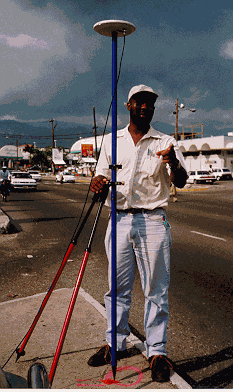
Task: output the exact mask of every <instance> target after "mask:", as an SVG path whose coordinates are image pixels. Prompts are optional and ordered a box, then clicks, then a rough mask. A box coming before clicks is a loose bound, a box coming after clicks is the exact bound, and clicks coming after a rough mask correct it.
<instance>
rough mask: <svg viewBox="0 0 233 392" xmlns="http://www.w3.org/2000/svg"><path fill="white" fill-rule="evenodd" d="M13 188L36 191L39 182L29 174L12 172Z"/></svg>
mask: <svg viewBox="0 0 233 392" xmlns="http://www.w3.org/2000/svg"><path fill="white" fill-rule="evenodd" d="M11 187H12V188H13V189H36V187H37V182H36V180H34V179H33V178H32V177H31V175H30V174H29V173H27V172H21V171H12V172H11Z"/></svg>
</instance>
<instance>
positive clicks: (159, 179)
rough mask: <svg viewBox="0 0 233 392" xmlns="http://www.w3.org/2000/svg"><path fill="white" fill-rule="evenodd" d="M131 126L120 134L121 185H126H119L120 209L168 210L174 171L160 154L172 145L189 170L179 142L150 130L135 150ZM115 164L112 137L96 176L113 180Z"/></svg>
mask: <svg viewBox="0 0 233 392" xmlns="http://www.w3.org/2000/svg"><path fill="white" fill-rule="evenodd" d="M128 127H129V125H127V127H125V128H124V129H121V130H119V131H117V165H122V168H121V169H117V181H119V182H124V185H117V187H116V189H117V208H118V209H121V210H123V209H128V208H131V207H132V208H146V209H151V210H153V209H155V208H159V207H162V208H166V207H167V205H168V199H169V195H170V177H169V176H170V168H169V165H168V164H164V163H162V157H158V156H157V155H156V152H158V151H161V150H165V149H166V148H168V147H169V146H170V145H171V144H173V145H174V150H175V153H176V157H177V159H178V160H179V161H180V163H181V165H182V166H183V167H184V168H185V163H184V159H183V155H182V153H181V151H180V149H179V147H178V145H177V142H176V140H175V139H174V138H173V137H171V136H169V135H166V134H164V133H161V132H158V131H156V130H154V129H153V128H152V127H150V129H149V131H148V132H147V134H146V135H144V136H143V138H142V139H141V140H140V141H139V142H138V143H137V145H136V146H135V144H134V141H133V139H132V137H131V135H130V133H129V131H128ZM111 163H112V134H108V135H106V136H105V138H104V142H103V146H102V149H101V153H100V157H99V161H98V164H97V168H96V176H98V175H103V176H105V177H106V178H107V179H109V180H110V179H111V169H109V165H111ZM106 205H107V206H109V207H110V206H111V194H110V192H109V194H108V197H107V200H106Z"/></svg>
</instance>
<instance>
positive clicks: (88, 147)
mask: <svg viewBox="0 0 233 392" xmlns="http://www.w3.org/2000/svg"><path fill="white" fill-rule="evenodd" d="M81 148H82V158H87V157H89V158H91V157H93V144H82V145H81Z"/></svg>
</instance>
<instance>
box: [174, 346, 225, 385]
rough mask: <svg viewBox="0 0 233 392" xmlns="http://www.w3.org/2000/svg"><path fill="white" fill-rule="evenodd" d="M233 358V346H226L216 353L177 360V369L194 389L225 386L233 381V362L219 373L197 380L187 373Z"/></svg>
mask: <svg viewBox="0 0 233 392" xmlns="http://www.w3.org/2000/svg"><path fill="white" fill-rule="evenodd" d="M231 359H233V347H228V348H225V349H223V350H221V351H219V352H217V353H215V354H212V355H205V356H202V357H194V358H191V359H186V360H185V361H179V362H176V364H175V366H176V371H177V373H178V374H180V375H181V376H182V377H183V378H184V379H185V380H186V381H187V382H188V383H189V384H190V385H191V386H192V388H194V389H200V388H224V387H227V386H228V385H229V384H230V383H231V382H232V381H233V364H231V365H229V366H227V367H226V368H225V369H223V370H221V371H218V372H217V373H215V374H213V375H211V376H209V377H206V378H203V379H202V380H200V381H198V382H196V381H195V380H193V379H192V378H191V377H190V376H189V375H187V373H192V372H194V371H196V370H200V369H203V368H207V367H209V366H211V365H214V364H215V363H220V362H223V361H229V360H231Z"/></svg>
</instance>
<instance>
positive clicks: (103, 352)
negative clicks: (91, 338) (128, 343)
mask: <svg viewBox="0 0 233 392" xmlns="http://www.w3.org/2000/svg"><path fill="white" fill-rule="evenodd" d="M126 353H127V350H124V351H117V353H116V359H117V360H120V359H122V358H124V357H125V356H126ZM111 358H112V356H111V347H110V346H109V345H108V344H106V345H105V346H102V347H100V349H99V350H98V351H97V352H96V353H95V354H94V355H92V357H91V358H89V360H88V362H87V363H88V365H89V366H93V367H98V366H103V365H106V364H110V363H111Z"/></svg>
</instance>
